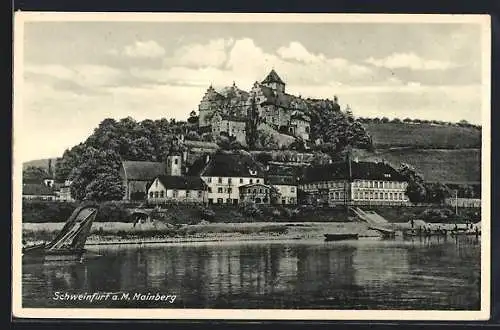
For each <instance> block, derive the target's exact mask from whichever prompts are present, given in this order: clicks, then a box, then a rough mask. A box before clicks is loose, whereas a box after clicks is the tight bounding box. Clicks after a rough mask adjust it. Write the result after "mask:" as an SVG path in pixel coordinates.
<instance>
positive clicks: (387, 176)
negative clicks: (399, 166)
mask: <svg viewBox="0 0 500 330" xmlns="http://www.w3.org/2000/svg"><path fill="white" fill-rule="evenodd" d="M346 179H349V163H348V162H346V161H341V162H335V163H332V164H327V165H323V166H312V167H309V168H307V169H306V171H305V177H304V182H318V181H328V180H346ZM351 179H354V180H355V179H358V180H380V181H398V182H404V181H406V180H405V178H404V177H403V176H402V175H401V174H400V173H399V172H398V171H396V170H395V169H394V168H393V167H392V166H390V165H389V164H387V163H375V162H356V161H353V162H351Z"/></svg>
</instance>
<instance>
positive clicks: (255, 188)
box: [238, 183, 279, 204]
mask: <svg viewBox="0 0 500 330" xmlns="http://www.w3.org/2000/svg"><path fill="white" fill-rule="evenodd" d="M238 189H239V193H240V202H242V203H255V204H276V202H277V200H278V199H279V198H278V192H277V191H276V189H275V188H274V187H272V186H269V185H265V184H262V183H252V184H246V185H243V186H240V187H239V188H238Z"/></svg>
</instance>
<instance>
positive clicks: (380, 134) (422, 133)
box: [363, 123, 481, 149]
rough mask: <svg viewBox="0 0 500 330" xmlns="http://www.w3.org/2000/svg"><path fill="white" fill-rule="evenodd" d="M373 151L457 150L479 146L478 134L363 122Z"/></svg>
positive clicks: (463, 129)
mask: <svg viewBox="0 0 500 330" xmlns="http://www.w3.org/2000/svg"><path fill="white" fill-rule="evenodd" d="M363 125H364V127H365V128H366V130H367V132H368V134H370V135H371V136H372V138H373V143H374V145H375V148H388V147H415V148H427V149H459V148H479V147H481V131H480V130H478V129H475V128H467V127H456V126H436V125H431V124H406V123H366V124H363Z"/></svg>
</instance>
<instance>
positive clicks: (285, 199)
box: [267, 176, 298, 205]
mask: <svg viewBox="0 0 500 330" xmlns="http://www.w3.org/2000/svg"><path fill="white" fill-rule="evenodd" d="M267 184H268V185H270V186H271V187H273V188H274V189H275V190H276V192H277V193H278V195H279V198H277V199H276V204H282V205H295V204H297V189H298V188H297V181H296V179H295V178H294V177H291V176H269V177H268V178H267Z"/></svg>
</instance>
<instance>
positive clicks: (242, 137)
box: [211, 112, 246, 145]
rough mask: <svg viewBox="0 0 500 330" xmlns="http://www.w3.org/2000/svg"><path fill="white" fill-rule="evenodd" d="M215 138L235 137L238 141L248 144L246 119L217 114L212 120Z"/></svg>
mask: <svg viewBox="0 0 500 330" xmlns="http://www.w3.org/2000/svg"><path fill="white" fill-rule="evenodd" d="M211 127H212V134H213V136H218V135H221V134H222V135H226V136H230V137H234V138H235V139H236V141H238V142H239V143H241V144H243V145H245V144H246V119H245V118H244V117H236V116H229V115H225V114H221V113H220V112H216V113H215V114H214V115H213V117H212V120H211Z"/></svg>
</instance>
